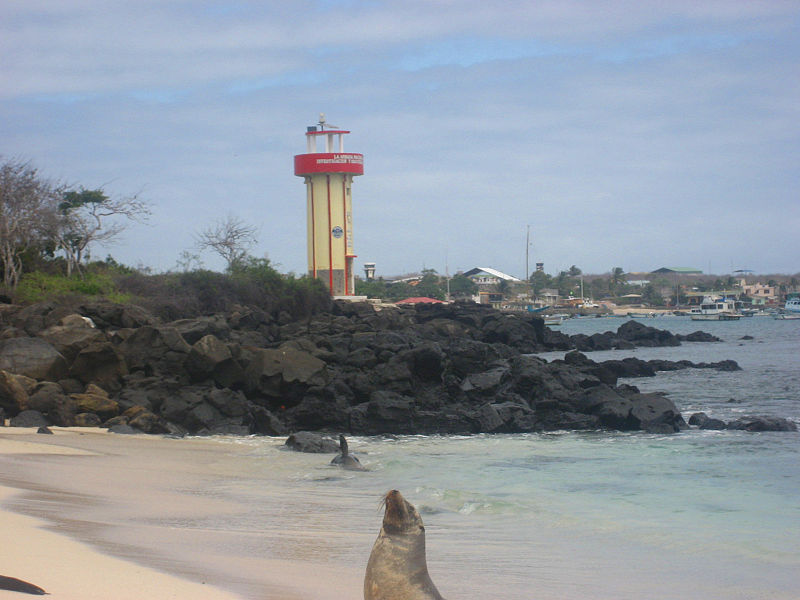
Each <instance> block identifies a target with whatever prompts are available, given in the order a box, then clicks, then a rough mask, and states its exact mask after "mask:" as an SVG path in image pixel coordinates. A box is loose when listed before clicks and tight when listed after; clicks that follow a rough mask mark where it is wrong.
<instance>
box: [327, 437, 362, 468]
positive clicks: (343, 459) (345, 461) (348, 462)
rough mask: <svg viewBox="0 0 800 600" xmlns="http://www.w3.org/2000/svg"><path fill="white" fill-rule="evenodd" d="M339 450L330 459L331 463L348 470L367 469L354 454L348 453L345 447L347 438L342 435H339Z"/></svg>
mask: <svg viewBox="0 0 800 600" xmlns="http://www.w3.org/2000/svg"><path fill="white" fill-rule="evenodd" d="M339 451H340V452H341V454H340V455H339V456H337V457H335V458H334V459H333V460H332V461H331V464H332V465H337V466H339V467H343V468H345V469H348V470H350V471H366V470H367V469H366V468H364V466H363V465H362V464H361V462H360V461H359V460H358V459H357V458H356V457H355V456H352V455H351V454H350V452H349V451H348V449H347V440H346V439H344V436H343V435H339Z"/></svg>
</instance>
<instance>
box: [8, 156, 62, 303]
mask: <svg viewBox="0 0 800 600" xmlns="http://www.w3.org/2000/svg"><path fill="white" fill-rule="evenodd" d="M59 193H60V190H59V189H58V187H57V186H56V185H55V184H53V183H51V182H50V181H47V180H45V179H43V178H42V177H40V176H39V174H38V171H37V170H36V169H35V168H33V167H31V166H30V164H29V163H25V162H21V161H19V160H9V161H6V162H5V163H3V164H2V165H0V263H2V265H3V284H4V285H5V286H6V288H8V289H14V288H16V287H17V283H18V282H19V278H20V275H21V274H22V268H23V256H24V255H25V253H26V252H29V251H30V250H31V249H35V248H37V247H38V248H40V249H41V248H43V247H44V246H45V245H46V242H47V238H46V236H45V228H44V225H45V224H46V223H49V222H51V221H52V215H53V213H54V207H55V203H56V201H57V199H58V196H59Z"/></svg>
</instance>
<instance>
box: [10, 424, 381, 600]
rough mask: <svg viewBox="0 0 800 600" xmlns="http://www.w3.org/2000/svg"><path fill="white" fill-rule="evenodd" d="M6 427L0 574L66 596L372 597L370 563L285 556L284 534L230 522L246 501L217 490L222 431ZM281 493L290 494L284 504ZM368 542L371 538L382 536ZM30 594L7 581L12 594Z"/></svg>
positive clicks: (222, 464)
mask: <svg viewBox="0 0 800 600" xmlns="http://www.w3.org/2000/svg"><path fill="white" fill-rule="evenodd" d="M53 431H54V432H55V434H54V435H52V436H48V435H37V434H36V433H35V432H34V430H32V429H23V428H19V429H18V428H2V429H0V486H2V487H0V529H1V530H2V531H3V538H4V540H13V543H7V542H4V543H3V544H2V545H0V574H2V575H6V576H10V577H17V578H20V579H24V580H26V581H30V582H31V583H34V584H36V585H39V586H40V587H42V588H44V589H45V590H46V591H47V592H48V593H50V594H51V597H52V598H53V599H54V600H72V599H75V600H77V599H82V600H86V599H92V598H97V599H98V600H99V599H101V598H102V599H107V598H116V599H121V600H126V599H127V598H131V599H133V598H137V599H138V598H142V597H145V598H148V600H159V599H161V598H163V599H167V598H204V599H205V598H208V599H209V600H216V599H219V600H227V599H229V598H265V599H273V598H274V599H276V600H277V599H279V598H280V599H283V600H294V599H297V600H299V599H301V598H302V599H303V600H313V599H316V598H319V599H322V598H326V599H331V600H338V599H341V600H344V599H347V598H350V599H355V598H360V597H361V581H362V577H363V565H355V564H353V565H350V564H344V565H342V564H337V563H336V561H329V560H315V559H314V556H309V557H304V556H297V555H292V556H285V555H283V554H282V553H281V552H275V551H274V550H275V545H276V544H280V537H281V535H284V536H289V537H302V536H304V535H305V536H316V537H317V538H322V539H316V540H314V541H315V544H314V547H323V548H324V546H325V541H326V540H325V539H324V535H325V534H324V532H320V531H312V532H310V533H309V532H307V531H284V532H280V531H277V532H275V535H274V536H267V537H268V538H269V539H264V537H265V536H264V535H263V532H261V533H260V534H258V535H256V534H254V533H252V532H248V531H241V530H238V531H237V530H232V531H225V530H220V529H218V528H215V527H208V526H204V523H208V522H213V521H214V519H215V518H216V517H220V516H224V517H231V516H233V517H234V520H235V515H236V513H237V510H239V507H237V506H236V505H235V504H234V503H231V502H229V501H227V500H226V499H225V498H224V497H221V496H219V495H215V494H213V493H206V491H205V487H204V482H206V481H208V480H210V479H212V478H215V479H217V480H218V479H219V477H220V475H222V476H224V474H225V469H226V468H228V466H229V465H228V464H227V463H226V453H228V452H232V453H234V454H236V452H237V449H236V448H231V447H227V448H226V447H225V446H222V445H220V444H218V443H215V442H214V441H213V440H201V439H188V440H186V439H184V440H173V439H167V438H157V437H151V436H120V435H114V434H109V433H106V432H105V431H104V430H94V429H92V430H87V429H70V428H66V429H60V428H53ZM279 501H281V499H280V497H277V498H276V502H279ZM371 537H372V536H367V537H366V538H365V539H364V540H361V539H359V540H358V542H357V543H359V544H364V543H366V544H367V546H366V547H367V552H368V548H369V544H371V541H370V538H371ZM7 597H8V598H19V597H21V596H20V595H19V594H17V593H13V592H6V591H0V599H5V598H7Z"/></svg>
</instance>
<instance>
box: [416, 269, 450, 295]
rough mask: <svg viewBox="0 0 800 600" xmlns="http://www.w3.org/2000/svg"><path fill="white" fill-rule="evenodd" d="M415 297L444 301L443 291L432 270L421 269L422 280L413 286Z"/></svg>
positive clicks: (436, 274) (437, 277) (437, 275)
mask: <svg viewBox="0 0 800 600" xmlns="http://www.w3.org/2000/svg"><path fill="white" fill-rule="evenodd" d="M414 290H415V295H417V296H424V297H427V298H436V299H437V300H444V290H442V286H441V285H440V281H439V274H438V273H437V272H436V271H435V270H434V269H423V270H422V279H420V281H419V283H418V284H417V285H416V286H415V288H414Z"/></svg>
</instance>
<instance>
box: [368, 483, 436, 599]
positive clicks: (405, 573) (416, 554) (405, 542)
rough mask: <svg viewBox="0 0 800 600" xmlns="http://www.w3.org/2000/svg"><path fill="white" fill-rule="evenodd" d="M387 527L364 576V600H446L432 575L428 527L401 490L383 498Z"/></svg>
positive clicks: (384, 518)
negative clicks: (427, 535)
mask: <svg viewBox="0 0 800 600" xmlns="http://www.w3.org/2000/svg"><path fill="white" fill-rule="evenodd" d="M383 502H384V505H385V507H386V512H385V513H384V515H383V527H381V532H380V533H379V534H378V539H377V540H375V545H374V546H373V547H372V553H371V554H370V555H369V562H367V573H366V575H365V576H364V600H444V598H442V595H441V594H440V593H439V590H437V589H436V586H435V585H433V581H431V577H430V575H428V563H427V561H426V559H425V526H424V525H423V524H422V519H421V518H420V516H419V513H418V512H417V509H416V508H414V505H413V504H411V503H409V502H407V501H406V499H405V498H403V496H402V494H401V493H400V492H398V491H397V490H392V491H390V492H389V493H387V494H386V496H385V497H384V499H383Z"/></svg>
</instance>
